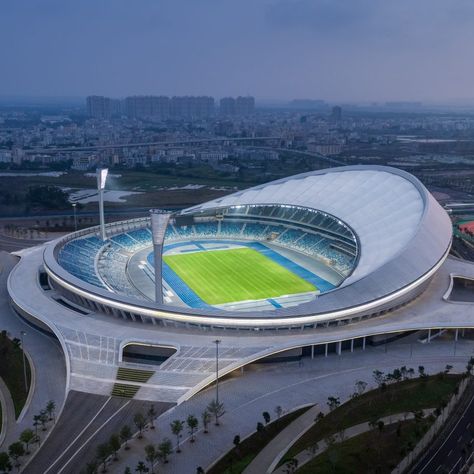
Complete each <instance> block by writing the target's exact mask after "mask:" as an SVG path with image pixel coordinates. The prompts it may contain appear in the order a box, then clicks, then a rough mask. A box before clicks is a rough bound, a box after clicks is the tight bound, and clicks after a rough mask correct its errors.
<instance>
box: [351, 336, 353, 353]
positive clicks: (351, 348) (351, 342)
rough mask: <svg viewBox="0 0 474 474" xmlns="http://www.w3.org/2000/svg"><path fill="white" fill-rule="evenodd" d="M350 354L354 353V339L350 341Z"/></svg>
mask: <svg viewBox="0 0 474 474" xmlns="http://www.w3.org/2000/svg"><path fill="white" fill-rule="evenodd" d="M351 352H354V339H351Z"/></svg>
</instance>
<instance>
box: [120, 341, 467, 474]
mask: <svg viewBox="0 0 474 474" xmlns="http://www.w3.org/2000/svg"><path fill="white" fill-rule="evenodd" d="M410 346H411V345H410V344H409V343H408V344H407V343H405V344H394V345H389V346H388V350H387V352H385V349H384V348H382V347H378V348H367V350H366V351H365V352H363V351H358V352H354V353H352V354H350V353H347V354H343V355H342V356H337V355H335V354H331V355H330V356H329V357H327V358H325V357H319V358H315V359H314V360H311V359H305V360H304V364H303V365H302V366H301V367H299V366H298V364H295V363H289V364H281V365H278V366H277V365H272V366H263V367H260V368H258V369H256V370H255V369H254V370H248V371H246V372H245V373H244V374H243V375H242V376H238V377H234V378H231V379H228V380H225V381H223V382H222V383H220V384H219V395H220V399H221V400H222V402H223V403H224V405H225V409H226V413H225V415H224V416H223V417H222V419H221V426H219V427H215V426H214V425H211V426H210V430H209V434H204V433H203V432H202V430H200V431H199V432H198V433H197V435H196V442H195V443H190V442H189V436H187V434H188V433H187V430H186V429H185V430H184V431H183V439H182V451H183V452H182V453H181V454H173V455H172V456H171V457H170V462H169V464H166V465H160V466H159V471H160V473H163V474H166V473H172V474H177V473H179V474H181V473H193V472H195V471H196V467H197V466H202V467H203V468H204V469H207V468H208V467H209V466H210V465H211V464H213V463H214V462H215V461H216V460H217V459H218V458H220V457H221V456H223V455H224V454H225V453H226V452H227V451H229V450H230V449H231V448H232V447H233V439H234V436H235V435H236V434H238V435H240V437H241V439H244V438H245V437H247V436H249V435H250V434H251V433H253V432H255V429H256V425H257V422H258V421H262V422H263V418H262V412H263V411H268V412H269V413H270V415H272V417H274V416H275V415H274V409H275V407H276V406H277V405H280V406H282V407H283V408H284V410H285V411H287V412H288V411H290V410H293V409H295V408H296V407H299V406H303V405H306V404H314V403H318V404H319V407H321V408H323V407H326V402H327V398H328V397H329V396H338V397H340V399H341V400H346V399H348V398H349V396H350V395H351V393H352V392H354V390H355V387H354V384H355V382H357V381H358V380H364V381H365V382H367V383H368V387H367V389H370V388H372V387H375V383H374V382H373V377H372V372H373V370H375V369H379V370H382V371H385V372H387V371H393V369H395V368H399V367H400V366H402V365H407V366H408V367H414V368H415V369H416V368H417V367H418V366H419V365H424V367H425V369H426V371H427V373H436V372H439V371H441V370H444V368H445V366H446V364H450V365H452V366H453V367H454V370H458V371H463V370H464V369H465V366H466V361H467V360H468V358H469V357H470V355H471V354H472V353H473V349H474V343H473V341H467V340H461V341H459V342H458V345H457V349H456V356H453V346H452V343H450V342H446V343H445V342H442V341H437V342H436V343H435V342H433V343H431V344H417V345H416V346H415V347H413V348H411V347H410ZM410 354H411V356H410ZM213 398H214V391H213V389H212V388H209V389H206V390H204V391H201V392H200V393H198V394H197V395H195V396H194V397H193V398H191V399H190V400H187V401H186V402H184V403H182V404H181V405H178V406H176V407H174V408H172V409H171V410H169V411H168V412H166V413H164V414H163V415H161V416H160V417H159V418H158V420H157V423H156V426H157V429H156V430H153V431H151V430H150V431H147V432H145V434H144V438H143V440H134V441H132V443H131V444H130V446H131V449H130V451H123V450H122V451H121V453H120V460H119V461H118V462H114V463H113V469H114V470H113V471H112V472H117V473H119V472H123V471H124V469H125V467H127V466H129V467H130V468H131V469H132V471H133V470H134V469H135V466H136V465H137V463H138V461H142V460H144V458H145V455H144V450H143V448H144V447H145V446H146V445H147V444H149V443H153V444H157V443H159V442H160V441H161V440H162V439H163V438H165V437H167V438H170V439H171V440H172V441H173V443H174V441H175V437H174V436H173V435H172V433H171V431H170V422H171V421H173V420H175V419H179V420H186V418H187V416H188V415H190V414H193V415H195V416H197V417H198V418H200V415H201V413H202V412H203V410H204V409H205V407H206V406H207V404H208V403H209V402H210V401H211V400H212V399H213ZM200 428H201V427H200ZM270 462H271V461H270ZM263 472H265V471H262V473H263Z"/></svg>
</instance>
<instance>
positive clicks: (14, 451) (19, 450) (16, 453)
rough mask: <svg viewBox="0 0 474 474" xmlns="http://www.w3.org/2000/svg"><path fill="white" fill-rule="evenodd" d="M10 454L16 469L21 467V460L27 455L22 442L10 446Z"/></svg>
mask: <svg viewBox="0 0 474 474" xmlns="http://www.w3.org/2000/svg"><path fill="white" fill-rule="evenodd" d="M8 454H9V456H10V457H11V458H12V459H13V462H14V464H15V467H17V468H19V467H20V465H21V464H20V458H21V457H22V456H24V455H25V448H24V447H23V443H22V442H21V441H16V442H15V443H13V444H10V446H8Z"/></svg>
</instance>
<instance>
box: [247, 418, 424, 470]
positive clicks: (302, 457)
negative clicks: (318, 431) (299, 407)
mask: <svg viewBox="0 0 474 474" xmlns="http://www.w3.org/2000/svg"><path fill="white" fill-rule="evenodd" d="M432 411H433V410H432V409H430V410H423V412H424V414H425V416H426V415H429V414H430V413H432ZM412 418H413V413H397V414H394V415H389V416H384V417H382V418H380V420H381V421H383V422H384V424H385V425H391V424H393V423H396V422H397V421H402V420H411V419H412ZM308 429H309V428H308ZM372 429H373V428H372V427H371V426H369V423H368V422H366V423H360V424H358V425H354V426H351V427H350V428H347V429H346V430H344V435H343V438H342V439H341V438H340V436H338V435H336V436H335V440H336V443H340V442H342V441H345V440H346V439H349V438H353V437H354V436H358V435H361V434H362V433H366V432H367V431H370V430H372ZM306 431H307V430H306ZM270 444H272V443H270ZM327 448H328V445H327V443H326V441H325V440H321V441H319V442H318V448H317V449H316V450H315V451H314V452H313V453H312V452H309V451H307V450H305V451H301V452H300V453H298V454H297V455H296V456H295V459H297V461H298V467H301V466H303V465H304V464H306V463H308V462H309V461H311V460H312V459H314V458H315V457H317V456H319V455H320V454H322V453H324V451H326V449H327ZM255 459H257V458H255ZM280 459H281V458H280ZM280 459H278V460H276V462H273V463H272V465H271V466H270V467H269V468H268V469H267V470H261V471H256V470H248V468H247V470H245V471H244V472H245V474H248V473H250V472H251V473H255V474H261V473H263V472H265V473H266V474H267V473H271V472H273V473H274V474H286V472H287V469H286V466H285V464H283V465H282V466H280V467H279V468H277V469H275V470H273V467H274V466H275V464H278V462H279V461H280ZM253 464H254V463H252V464H251V465H250V466H249V467H251V466H253ZM264 469H265V468H264Z"/></svg>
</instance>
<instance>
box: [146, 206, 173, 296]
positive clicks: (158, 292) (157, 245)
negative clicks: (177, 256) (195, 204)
mask: <svg viewBox="0 0 474 474" xmlns="http://www.w3.org/2000/svg"><path fill="white" fill-rule="evenodd" d="M170 218H171V213H170V212H167V211H162V210H161V209H150V219H151V234H152V239H153V259H154V261H155V302H156V303H157V304H163V265H162V259H163V245H164V241H165V233H166V227H167V226H168V222H169V220H170Z"/></svg>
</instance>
